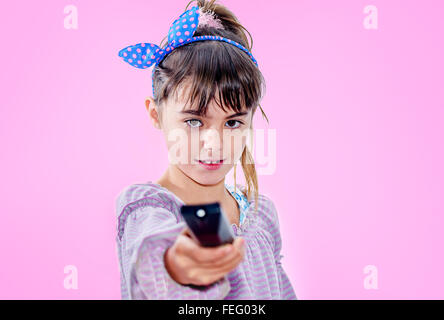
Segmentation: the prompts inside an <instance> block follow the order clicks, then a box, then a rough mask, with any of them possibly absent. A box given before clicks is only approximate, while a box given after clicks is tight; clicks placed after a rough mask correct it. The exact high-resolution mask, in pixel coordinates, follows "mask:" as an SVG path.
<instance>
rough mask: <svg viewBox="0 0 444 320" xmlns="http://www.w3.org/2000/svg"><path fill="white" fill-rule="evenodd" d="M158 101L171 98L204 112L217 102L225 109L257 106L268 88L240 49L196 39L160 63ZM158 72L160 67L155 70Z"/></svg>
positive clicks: (221, 43) (201, 112)
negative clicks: (163, 80)
mask: <svg viewBox="0 0 444 320" xmlns="http://www.w3.org/2000/svg"><path fill="white" fill-rule="evenodd" d="M158 68H159V69H161V71H162V73H164V74H165V75H167V77H166V79H167V80H166V81H165V82H164V83H163V84H162V83H159V84H158V87H159V88H158V90H156V92H158V93H159V96H158V97H156V100H157V102H158V103H162V102H163V100H167V99H169V97H172V98H173V99H175V101H179V102H184V103H185V108H187V107H188V108H190V109H194V110H197V111H198V112H199V114H201V115H205V114H206V112H207V106H208V104H209V103H210V102H211V101H213V100H214V102H215V103H216V104H217V105H218V106H219V107H220V108H221V109H222V110H223V111H224V112H227V110H226V108H228V109H230V110H232V111H234V112H239V111H241V110H249V109H251V108H254V109H255V108H256V106H257V105H258V104H259V103H260V100H261V99H262V97H263V95H264V91H265V81H264V78H263V76H262V73H261V72H260V70H259V69H258V67H257V66H256V65H255V64H254V62H253V61H252V60H251V58H250V57H249V56H248V55H247V54H246V53H245V52H243V51H242V50H240V49H239V48H237V47H235V46H233V45H231V44H229V43H225V42H222V41H211V40H210V41H196V42H192V43H189V44H187V45H184V46H181V47H178V48H176V49H175V50H174V51H173V52H172V53H170V54H169V55H168V56H167V57H166V58H165V59H164V60H163V61H162V62H161V63H160V64H159V66H158ZM155 72H157V70H156V71H155Z"/></svg>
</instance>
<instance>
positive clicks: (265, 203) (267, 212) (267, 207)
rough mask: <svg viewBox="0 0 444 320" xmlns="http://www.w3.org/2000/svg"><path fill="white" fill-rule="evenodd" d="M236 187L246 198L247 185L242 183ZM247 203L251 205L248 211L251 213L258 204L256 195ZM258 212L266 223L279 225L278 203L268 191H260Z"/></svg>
mask: <svg viewBox="0 0 444 320" xmlns="http://www.w3.org/2000/svg"><path fill="white" fill-rule="evenodd" d="M236 188H238V190H239V191H237V192H242V195H243V196H244V197H245V199H247V197H246V195H247V190H246V187H245V186H244V185H241V184H236ZM231 189H233V186H231ZM247 203H248V206H249V208H248V210H247V212H249V213H251V212H253V211H254V208H255V204H256V200H255V198H254V195H252V196H251V199H250V200H247ZM257 213H258V215H257V216H258V217H259V218H260V219H261V220H263V221H264V222H265V224H266V225H271V224H277V225H279V220H278V213H277V208H276V205H275V203H274V201H273V200H272V198H271V196H270V195H269V194H268V193H264V192H259V194H258V198H257Z"/></svg>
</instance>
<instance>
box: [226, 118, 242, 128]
mask: <svg viewBox="0 0 444 320" xmlns="http://www.w3.org/2000/svg"><path fill="white" fill-rule="evenodd" d="M230 121H234V122H237V126H235V127H232V126H228V127H229V128H230V129H236V128H239V127H240V125H241V124H242V122H241V121H239V120H228V121H227V123H229V122H230Z"/></svg>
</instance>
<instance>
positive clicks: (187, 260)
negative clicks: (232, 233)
mask: <svg viewBox="0 0 444 320" xmlns="http://www.w3.org/2000/svg"><path fill="white" fill-rule="evenodd" d="M244 254H245V240H244V239H243V238H241V237H237V238H236V239H235V240H234V242H233V243H230V244H224V245H221V246H218V247H214V248H213V247H202V246H201V245H200V244H199V243H198V242H196V241H195V240H194V239H193V238H192V237H191V234H190V231H189V229H188V228H187V227H185V229H184V230H183V231H182V232H181V233H180V234H179V235H178V236H177V238H176V241H175V242H174V244H173V245H172V246H171V247H169V248H168V249H167V250H166V251H165V255H164V262H165V267H166V269H167V271H168V273H169V274H170V276H171V278H173V279H174V280H175V281H176V282H178V283H180V284H184V285H187V284H193V285H198V286H206V285H209V284H212V283H213V282H216V281H218V280H219V279H221V278H223V277H224V276H225V275H226V274H227V273H228V272H230V271H231V270H233V269H235V268H236V267H237V265H238V264H239V263H240V262H241V261H242V259H243V258H244Z"/></svg>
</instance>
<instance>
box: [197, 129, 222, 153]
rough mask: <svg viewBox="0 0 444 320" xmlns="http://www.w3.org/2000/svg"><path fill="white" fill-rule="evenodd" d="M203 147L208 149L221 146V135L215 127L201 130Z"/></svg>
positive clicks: (216, 148) (217, 148)
mask: <svg viewBox="0 0 444 320" xmlns="http://www.w3.org/2000/svg"><path fill="white" fill-rule="evenodd" d="M201 140H202V142H203V148H205V149H209V150H219V149H221V147H222V136H221V134H220V133H219V131H218V130H216V129H212V128H210V129H206V130H203V131H201Z"/></svg>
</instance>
